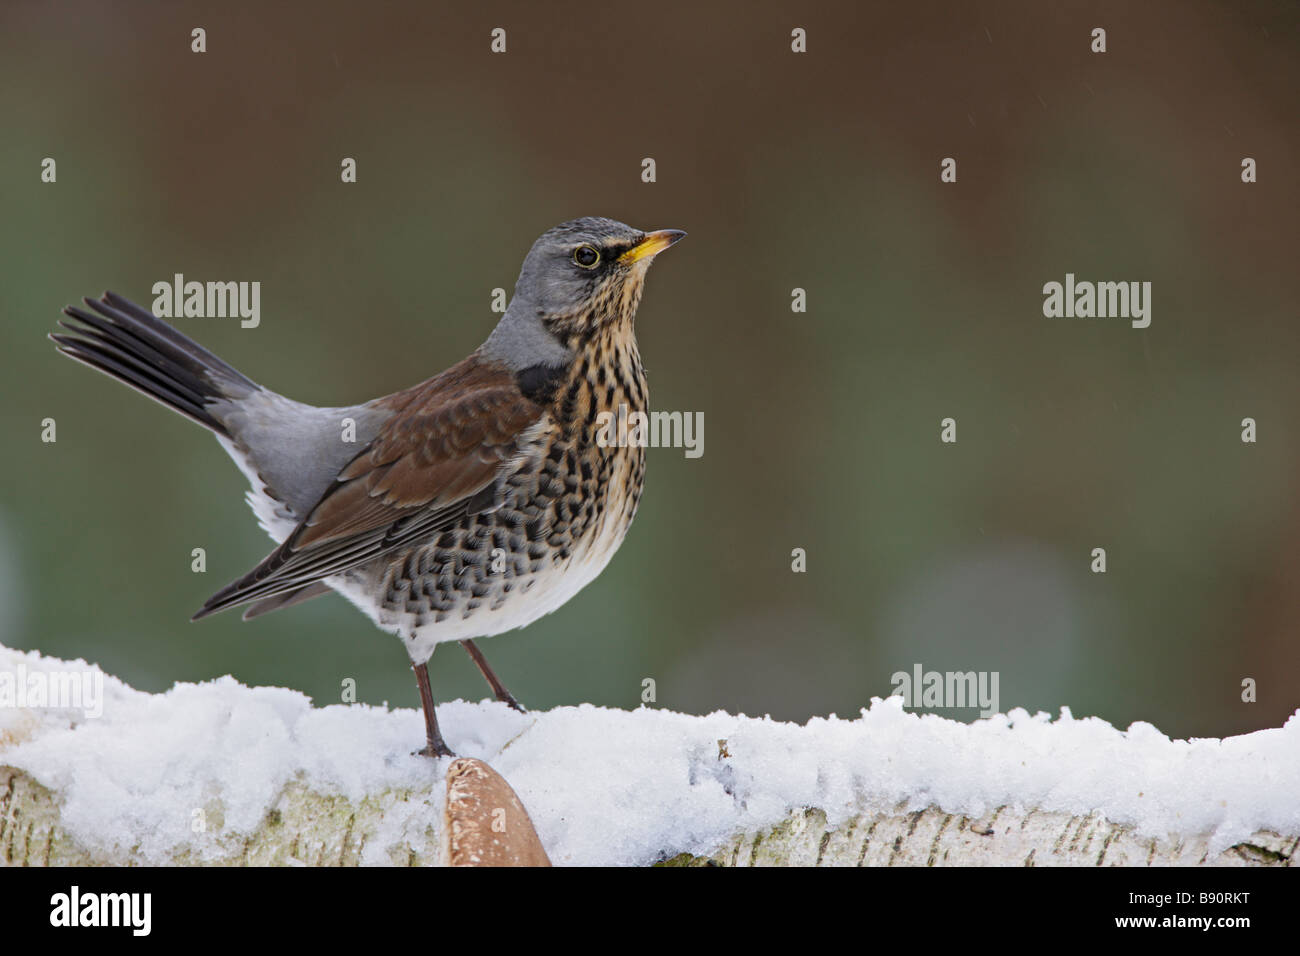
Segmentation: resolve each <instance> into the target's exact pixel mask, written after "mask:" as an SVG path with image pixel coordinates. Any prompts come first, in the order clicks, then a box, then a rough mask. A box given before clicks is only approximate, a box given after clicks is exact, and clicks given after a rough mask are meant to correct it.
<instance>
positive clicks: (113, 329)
mask: <svg viewBox="0 0 1300 956" xmlns="http://www.w3.org/2000/svg"><path fill="white" fill-rule="evenodd" d="M82 301H83V302H85V303H86V305H87V307H88V308H90V309H92V310H93V312H94V313H98V314H93V313H92V312H87V311H85V310H84V309H79V308H77V307H76V306H68V307H67V308H66V309H64V310H63V312H64V314H65V315H67V316H68V317H69V318H71V319H75V320H76V322H75V323H72V322H64V321H62V320H60V321H59V325H61V326H63V327H64V328H65V329H67V330H68V331H69V332H70V333H72V334H70V335H68V334H64V333H62V332H54V333H52V334H51V335H50V338H51V339H53V340H54V342H55V343H56V344H57V345H58V347H59V351H60V352H62V353H63V354H64V355H68V356H70V357H72V358H74V359H76V360H77V361H78V362H84V363H85V364H86V365H89V366H90V367H91V368H93V369H98V370H99V371H101V372H103V373H104V374H105V375H111V376H113V378H115V379H117V380H118V381H119V382H125V383H126V384H127V385H130V386H131V387H132V388H134V389H135V390H136V391H138V392H143V393H144V394H145V395H148V396H149V397H150V398H152V399H153V400H154V401H156V402H161V403H162V404H164V405H166V406H167V407H168V408H171V409H174V410H175V411H178V412H180V413H181V414H182V415H184V416H186V417H187V418H190V419H192V420H193V421H196V422H198V423H199V424H200V425H203V426H204V427H206V428H210V429H212V430H213V431H214V432H216V433H217V434H218V435H225V436H227V437H229V432H228V431H227V430H226V426H225V425H224V424H222V423H221V421H219V420H218V419H217V418H215V417H214V416H213V415H212V414H211V412H210V411H209V410H208V406H209V405H211V404H212V402H214V401H216V400H217V399H223V398H225V399H230V398H239V397H242V396H243V395H246V394H248V393H249V392H252V391H256V390H257V388H258V386H257V384H256V383H254V382H252V381H250V380H249V379H247V378H245V377H244V376H243V375H241V374H239V372H237V371H235V370H234V369H233V368H231V367H230V366H229V365H227V364H226V363H225V362H223V361H221V359H219V358H217V357H216V356H215V355H213V354H212V353H211V352H209V351H208V350H207V349H205V348H203V346H201V345H199V344H198V343H196V342H193V341H191V340H190V339H188V338H186V337H185V336H184V335H182V334H181V333H180V332H178V331H176V330H175V329H174V328H172V327H171V326H170V325H168V324H167V323H166V322H164V321H162V320H161V319H159V318H158V317H157V316H155V315H154V314H153V313H152V312H150V311H148V310H147V309H143V308H141V307H140V306H138V305H136V304H135V303H134V302H131V301H130V300H128V299H124V298H122V297H121V296H120V295H116V294H115V293H112V292H105V293H104V296H103V298H102V299H100V300H99V301H98V302H96V301H95V300H94V299H83V300H82Z"/></svg>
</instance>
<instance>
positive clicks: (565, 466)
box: [49, 217, 686, 758]
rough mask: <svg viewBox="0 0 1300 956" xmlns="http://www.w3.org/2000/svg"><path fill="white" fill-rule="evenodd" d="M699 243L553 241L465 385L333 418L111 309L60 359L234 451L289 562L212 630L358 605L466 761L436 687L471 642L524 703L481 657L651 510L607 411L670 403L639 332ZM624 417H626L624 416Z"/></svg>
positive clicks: (633, 236)
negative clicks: (674, 261)
mask: <svg viewBox="0 0 1300 956" xmlns="http://www.w3.org/2000/svg"><path fill="white" fill-rule="evenodd" d="M685 235H686V233H685V232H683V231H681V230H678V229H660V230H654V231H642V230H639V229H635V228H633V227H631V226H628V225H626V224H624V223H622V222H618V221H616V220H613V219H607V218H601V217H585V218H580V219H574V220H571V221H569V222H565V223H561V224H560V225H558V226H555V227H554V228H552V229H549V230H547V231H546V232H544V233H542V235H541V236H540V238H538V239H537V241H536V242H534V243H533V245H532V247H531V248H530V250H529V251H528V253H527V255H526V256H525V257H524V260H523V265H522V267H521V269H520V272H519V278H518V281H517V282H516V284H515V289H514V295H513V296H512V297H511V299H510V302H509V304H508V306H507V308H506V311H505V313H504V315H503V316H502V317H501V319H500V320H499V321H498V323H497V324H496V326H495V328H494V329H493V330H492V332H491V333H490V334H489V335H488V336H487V338H486V340H485V341H484V342H483V343H482V344H481V345H480V346H479V347H478V348H477V349H475V350H474V351H473V352H472V353H470V355H469V356H468V357H466V358H465V359H464V360H462V361H460V362H458V363H456V364H455V365H452V366H451V367H450V368H448V369H446V370H445V371H443V372H441V373H439V374H437V375H434V376H433V377H432V378H429V379H427V380H426V381H423V382H421V383H419V384H418V385H413V386H411V387H409V388H406V389H403V390H401V391H397V392H394V393H393V394H391V395H386V396H383V397H382V398H376V399H374V400H372V401H369V402H365V403H363V404H360V405H352V406H341V407H331V408H322V407H317V406H313V405H306V404H303V403H301V402H297V401H294V400H292V399H290V398H286V397H285V396H283V395H280V394H278V393H276V392H274V391H271V390H270V389H269V388H266V387H264V386H262V385H259V384H257V383H256V382H254V381H253V380H252V379H250V378H248V377H246V376H245V375H243V374H242V373H241V372H239V371H237V370H236V369H234V368H233V367H232V366H231V365H229V364H227V363H226V362H224V361H222V360H221V359H220V358H218V357H217V356H216V355H214V354H212V353H211V352H209V351H208V350H207V349H205V348H203V347H202V346H201V345H199V344H198V343H196V342H194V341H193V340H191V339H190V338H189V337H187V336H185V335H184V334H182V333H181V332H180V331H179V330H177V329H176V328H174V327H173V326H171V325H169V324H167V323H166V322H164V321H162V319H159V318H158V317H157V316H155V315H154V314H153V313H152V312H150V311H149V310H147V309H145V308H143V307H141V306H139V305H136V304H135V303H133V302H131V301H130V300H128V299H126V298H125V297H123V296H120V295H117V294H116V293H113V292H105V293H104V294H103V296H102V297H101V298H100V299H98V300H95V299H91V298H84V299H83V300H82V302H83V304H84V306H85V307H84V308H81V307H77V306H68V307H66V308H65V309H64V310H63V314H64V316H66V318H65V319H60V320H59V325H60V326H62V327H63V329H64V330H65V331H63V332H52V333H50V336H49V337H50V338H51V339H52V340H53V341H54V343H55V345H56V346H57V348H58V351H60V352H62V353H63V354H65V355H67V356H69V357H70V358H73V359H76V360H77V361H79V362H82V363H84V364H86V365H88V366H90V367H91V368H94V369H96V370H98V371H100V372H103V373H105V374H107V375H109V376H111V377H113V378H115V379H117V380H118V381H120V382H123V383H125V384H126V385H129V386H130V387H132V388H134V389H136V390H137V391H140V392H142V393H144V394H145V395H147V396H148V397H149V398H152V399H154V400H155V401H157V402H160V403H161V404H163V405H166V406H167V407H168V408H171V409H172V410H174V411H176V412H179V413H180V414H182V415H184V416H186V417H187V418H189V419H191V420H192V421H194V422H197V423H198V424H200V425H202V426H204V427H205V428H207V429H208V430H209V431H211V432H213V433H214V434H215V435H216V438H217V441H218V442H219V443H220V445H221V447H222V448H223V449H225V451H226V453H227V454H228V455H229V456H230V457H231V458H232V459H233V460H234V463H235V464H236V465H237V466H238V467H239V469H240V470H241V471H242V472H243V473H244V475H245V477H246V478H247V479H248V482H249V484H250V489H249V491H248V492H247V495H246V497H247V500H248V503H249V504H250V506H251V507H252V510H253V513H254V515H255V516H256V518H257V519H258V522H259V524H260V525H261V527H262V528H263V529H264V530H265V531H266V532H267V533H268V534H269V535H270V536H271V538H272V539H273V540H274V541H275V542H276V547H275V548H274V549H273V550H272V551H271V552H270V554H268V555H267V556H266V557H265V558H264V559H263V560H262V561H261V562H259V563H258V564H257V565H256V566H255V567H254V568H253V569H252V570H251V571H249V572H248V573H247V574H244V575H243V576H242V577H239V578H237V579H236V580H235V581H233V582H232V583H230V584H229V585H227V586H226V587H224V588H222V589H221V590H219V591H217V592H216V593H215V594H213V595H212V596H211V597H210V598H208V599H207V601H205V602H204V603H203V606H202V607H201V608H200V609H199V611H198V612H197V613H196V614H195V615H194V617H193V620H196V621H197V620H199V619H201V618H205V617H207V616H208V615H211V614H215V613H217V612H219V611H224V610H227V609H229V608H234V607H240V606H246V608H247V609H246V610H245V612H244V619H245V620H248V619H251V618H255V617H257V616H259V615H262V614H266V613H268V612H271V611H277V610H281V609H284V608H288V607H291V606H294V605H296V604H299V603H301V602H303V601H306V600H309V599H312V598H315V597H318V596H320V595H323V594H327V593H329V592H331V591H334V592H337V593H339V594H340V595H342V596H343V597H344V598H346V599H347V600H348V601H350V602H351V603H352V604H353V605H355V606H356V607H357V608H358V609H360V610H361V611H362V612H363V613H364V614H366V615H367V616H368V617H369V618H370V620H371V621H372V622H373V623H374V624H375V625H376V626H377V627H379V628H380V629H381V630H383V631H386V632H388V633H391V634H394V635H396V636H397V637H399V638H400V639H401V641H402V643H403V644H404V646H405V649H406V652H407V655H408V657H409V658H410V662H411V667H412V669H413V670H414V672H415V677H416V683H417V686H418V689H419V695H420V702H421V706H422V709H423V713H424V723H425V738H426V740H425V745H424V747H423V748H422V749H421V750H419V751H416V753H417V754H422V755H425V756H429V757H434V758H439V757H449V756H454V754H453V752H452V751H451V749H450V748H449V747H448V746H447V743H446V741H445V739H444V738H443V735H442V733H441V730H440V728H439V725H438V719H437V714H436V705H435V702H434V699H433V695H432V691H431V689H430V681H429V660H430V658H431V656H432V654H433V651H434V649H435V647H436V646H437V645H438V644H440V643H444V642H449V641H457V642H459V643H460V644H461V645H462V646H463V647H464V649H465V650H466V651H467V652H468V653H469V655H470V657H471V658H472V659H473V661H474V663H475V665H476V666H477V667H478V669H479V670H480V672H481V673H482V674H483V677H484V678H485V679H486V680H487V682H488V684H489V686H490V687H491V688H492V692H493V694H494V695H495V697H496V698H497V699H498V700H499V701H502V702H504V703H506V704H508V705H509V706H511V707H513V708H514V709H516V710H520V711H522V710H523V707H522V705H520V704H519V702H518V701H517V700H516V699H515V697H514V696H513V695H512V694H511V693H510V692H509V691H508V690H507V689H506V687H505V685H504V684H502V682H501V681H500V680H499V679H498V678H497V676H496V675H495V673H494V672H493V671H492V669H491V668H490V667H489V666H488V663H487V661H486V660H485V659H484V657H483V655H482V652H481V651H480V650H479V649H478V647H477V645H476V644H475V643H474V642H475V640H476V639H478V638H484V637H491V636H494V635H497V634H501V633H504V632H506V631H510V630H514V629H516V628H520V627H525V626H526V625H528V624H531V623H532V622H533V621H535V620H537V619H538V618H540V617H542V616H543V615H546V614H548V613H550V612H552V611H554V610H556V609H557V608H559V607H560V606H561V605H563V604H564V603H566V602H567V601H568V600H569V599H570V598H572V597H573V596H574V595H575V594H577V592H578V591H580V590H581V589H582V588H583V587H585V586H586V585H587V584H589V583H590V582H591V581H592V580H593V579H594V578H595V577H596V576H597V575H599V574H600V572H601V571H602V570H604V568H605V566H606V565H607V564H608V563H609V561H610V559H611V558H612V557H613V555H614V553H615V552H616V551H617V550H618V548H619V546H620V544H621V543H622V541H623V539H624V537H625V535H626V534H627V531H628V528H629V527H630V525H631V523H632V519H633V517H634V516H635V514H636V510H637V505H638V503H639V501H640V498H641V491H642V486H643V483H644V480H645V449H644V448H643V447H641V446H640V444H639V443H636V442H610V441H608V439H607V438H605V439H602V438H601V437H600V435H601V429H599V428H598V427H597V423H598V422H599V421H601V419H602V413H610V414H614V413H616V411H617V409H618V407H619V406H620V405H624V406H626V407H627V409H628V410H630V411H645V410H646V408H647V404H648V401H649V393H648V389H647V383H646V375H645V369H644V368H643V366H642V364H641V355H640V352H639V350H638V348H637V342H636V335H635V328H634V320H635V316H636V311H637V307H638V305H639V304H640V301H641V296H642V292H643V290H644V286H645V279H646V273H647V270H648V269H649V267H650V264H651V262H652V261H654V259H655V257H656V256H657V255H659V253H661V252H663V251H664V250H665V249H667V248H668V247H670V246H672V245H673V244H675V243H676V242H678V241H679V240H680V239H681V238H682V237H683V236H685ZM606 420H608V419H606Z"/></svg>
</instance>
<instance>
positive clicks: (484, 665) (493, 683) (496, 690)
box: [460, 641, 528, 714]
mask: <svg viewBox="0 0 1300 956" xmlns="http://www.w3.org/2000/svg"><path fill="white" fill-rule="evenodd" d="M460 646H461V647H463V648H465V653H467V654H469V658H470V660H472V661H473V662H474V663H475V665H476V666H477V667H478V669H479V673H481V674H482V675H483V679H484V680H486V681H487V682H488V686H490V687H491V688H492V693H493V694H494V695H496V699H497V700H499V701H501V703H503V704H509V705H510V706H511V707H513V708H514V709H515V710H517V711H519V713H521V714H526V713H528V711H526V710H524V705H523V704H521V703H519V701H517V700H515V695H514V694H512V693H510V691H508V690H506V685H505V684H503V683H501V679H500V678H499V677H497V675H496V674H494V673H492V668H490V667H488V662H487V658H486V657H484V656H483V652H482V651H480V650H479V649H478V647H477V646H476V645H475V644H474V642H473V641H461V642H460Z"/></svg>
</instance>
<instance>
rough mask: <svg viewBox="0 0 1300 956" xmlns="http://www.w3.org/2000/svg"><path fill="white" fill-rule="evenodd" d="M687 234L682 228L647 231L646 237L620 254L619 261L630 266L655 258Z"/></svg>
mask: <svg viewBox="0 0 1300 956" xmlns="http://www.w3.org/2000/svg"><path fill="white" fill-rule="evenodd" d="M685 235H686V233H684V232H682V231H681V230H680V229H660V230H659V231H658V232H647V233H646V234H645V238H644V239H642V240H641V241H640V242H638V243H637V244H636V245H635V246H633V247H632V248H631V249H629V250H628V251H627V252H625V253H623V254H622V255H621V256H619V257H618V261H619V262H621V263H623V265H625V266H630V265H631V264H632V263H634V262H640V261H641V260H642V259H653V258H654V257H655V256H657V255H659V253H661V252H663V251H664V250H665V249H667V248H668V247H669V246H671V245H672V244H673V243H674V242H676V241H677V240H679V239H682V238H684V237H685Z"/></svg>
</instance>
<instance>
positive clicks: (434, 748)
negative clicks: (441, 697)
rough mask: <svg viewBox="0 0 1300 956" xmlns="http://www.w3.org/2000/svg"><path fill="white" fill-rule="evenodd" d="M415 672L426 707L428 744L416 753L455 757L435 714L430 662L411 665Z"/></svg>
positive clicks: (425, 730)
mask: <svg viewBox="0 0 1300 956" xmlns="http://www.w3.org/2000/svg"><path fill="white" fill-rule="evenodd" d="M411 668H412V669H413V670H414V671H415V682H416V683H417V684H419V685H420V703H421V704H422V705H423V707H424V732H425V736H426V737H427V738H428V741H429V742H428V743H427V744H426V745H425V748H424V749H423V750H419V751H416V754H417V755H418V756H422V757H454V756H456V755H455V754H454V753H452V752H451V748H450V747H448V746H447V743H446V741H444V740H443V739H442V733H441V732H440V731H439V730H438V715H437V714H435V713H434V712H433V690H432V689H431V688H430V687H429V662H428V661H425V662H424V663H423V664H415V663H412V664H411Z"/></svg>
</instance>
